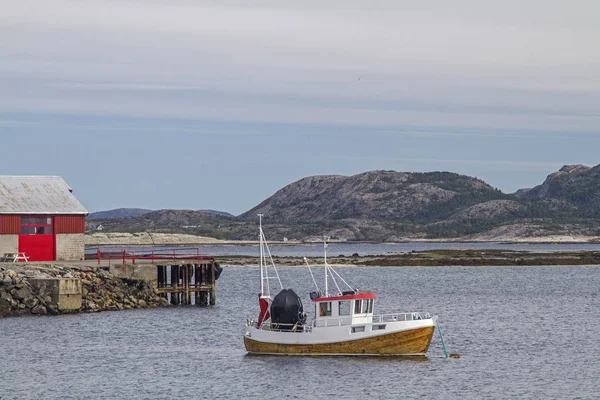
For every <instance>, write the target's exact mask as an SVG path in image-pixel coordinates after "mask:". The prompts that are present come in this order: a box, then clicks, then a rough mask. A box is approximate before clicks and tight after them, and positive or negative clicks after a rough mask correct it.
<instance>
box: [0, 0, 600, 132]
mask: <svg viewBox="0 0 600 400" xmlns="http://www.w3.org/2000/svg"><path fill="white" fill-rule="evenodd" d="M584 6H585V7H584ZM599 7H600V6H599V5H598V4H597V3H595V2H586V3H580V6H579V7H577V6H575V5H572V4H568V5H567V4H565V5H562V6H561V5H556V4H547V3H545V2H538V1H532V2H527V3H526V4H522V2H515V1H508V2H503V3H502V4H501V5H500V4H499V5H494V4H489V3H485V4H481V2H474V1H465V2H458V3H453V4H452V5H449V4H447V3H446V2H432V3H427V4H425V3H417V2H398V1H379V2H375V3H373V4H371V3H369V4H366V3H364V2H359V1H347V2H339V1H332V2H327V3H326V4H323V3H322V2H315V1H308V2H303V3H301V4H293V5H290V4H281V2H276V1H258V2H253V3H252V5H251V6H249V5H248V3H245V2H241V1H222V2H218V3H214V2H201V1H156V0H154V1H143V2H142V1H133V0H121V1H108V2H107V1H99V0H89V1H85V2H81V1H68V0H56V1H54V2H53V6H52V7H39V6H38V3H37V2H35V1H31V0H22V1H9V2H7V3H6V4H5V5H3V12H2V13H0V58H1V59H2V60H3V62H2V64H0V83H1V84H2V86H3V88H5V89H4V90H3V91H2V92H1V93H0V112H1V111H5V112H8V111H33V112H56V113H67V114H78V113H81V114H102V115H139V116H163V117H175V118H198V119H218V120H248V121H262V122H273V123H282V122H290V123H315V124H352V125H360V124H364V125H369V126H371V125H372V126H387V125H399V124H408V125H411V124H417V125H427V126H442V125H456V124H459V125H461V126H465V125H468V126H472V127H474V128H491V127H497V128H499V129H504V128H522V129H549V130H566V129H569V130H575V131H593V130H595V129H596V127H597V126H598V122H599V121H598V118H599V115H598V110H599V109H600V52H599V51H598V50H597V43H598V42H599V41H600V33H599V32H600V29H599V28H598V26H597V24H596V22H597V21H596V19H595V18H594V17H593V16H594V15H597V13H595V12H594V10H598V9H599ZM358 76H361V77H363V78H361V80H360V81H358V79H357V77H358Z"/></svg>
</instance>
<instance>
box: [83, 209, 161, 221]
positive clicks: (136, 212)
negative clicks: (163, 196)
mask: <svg viewBox="0 0 600 400" xmlns="http://www.w3.org/2000/svg"><path fill="white" fill-rule="evenodd" d="M151 211H152V210H146V209H144V208H115V209H114V210H106V211H98V212H93V213H90V214H89V215H88V216H87V219H111V218H127V217H139V216H140V215H144V214H146V213H149V212H151Z"/></svg>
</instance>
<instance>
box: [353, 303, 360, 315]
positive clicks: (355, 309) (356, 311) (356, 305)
mask: <svg viewBox="0 0 600 400" xmlns="http://www.w3.org/2000/svg"><path fill="white" fill-rule="evenodd" d="M360 303H361V300H354V314H360V307H361V306H360Z"/></svg>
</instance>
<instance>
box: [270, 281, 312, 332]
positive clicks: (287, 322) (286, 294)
mask: <svg viewBox="0 0 600 400" xmlns="http://www.w3.org/2000/svg"><path fill="white" fill-rule="evenodd" d="M304 315H305V314H304V308H303V307H302V300H300V297H299V296H298V295H297V294H296V292H294V291H293V290H292V289H283V290H282V291H281V292H279V293H277V296H275V298H274V299H273V302H272V303H271V323H273V324H284V325H282V326H281V327H280V328H281V329H284V328H288V329H291V328H292V326H293V325H294V324H298V323H303V322H304V320H303V319H304V318H305V317H304Z"/></svg>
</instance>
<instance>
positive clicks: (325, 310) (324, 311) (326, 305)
mask: <svg viewBox="0 0 600 400" xmlns="http://www.w3.org/2000/svg"><path fill="white" fill-rule="evenodd" d="M319 315H320V316H321V317H330V316H331V302H330V301H326V302H323V303H319Z"/></svg>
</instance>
